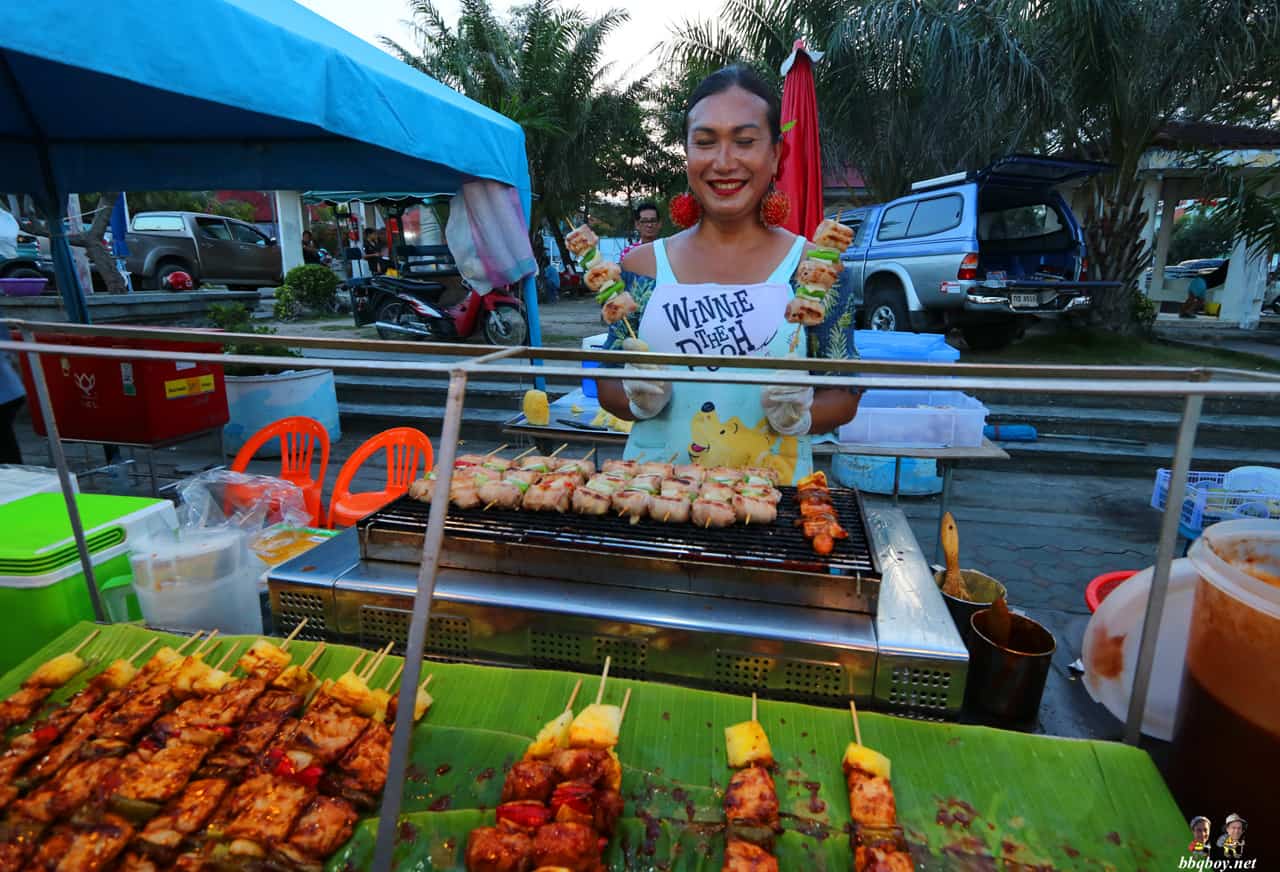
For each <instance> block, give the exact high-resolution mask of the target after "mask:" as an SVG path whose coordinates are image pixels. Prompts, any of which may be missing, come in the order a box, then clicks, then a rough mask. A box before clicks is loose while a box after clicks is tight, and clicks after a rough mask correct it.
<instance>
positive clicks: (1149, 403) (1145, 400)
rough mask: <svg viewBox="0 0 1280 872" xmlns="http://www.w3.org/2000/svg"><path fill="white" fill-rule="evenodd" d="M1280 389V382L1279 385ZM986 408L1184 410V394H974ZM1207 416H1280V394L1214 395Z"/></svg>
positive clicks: (1205, 411) (1207, 403)
mask: <svg viewBox="0 0 1280 872" xmlns="http://www.w3.org/2000/svg"><path fill="white" fill-rule="evenodd" d="M1277 387H1278V388H1280V385H1277ZM974 396H976V397H977V398H978V399H979V400H981V401H982V403H983V405H985V406H987V408H991V407H993V406H1049V407H1053V408H1065V409H1123V410H1125V411H1130V410H1134V409H1142V410H1148V411H1157V412H1158V411H1164V412H1181V411H1182V406H1183V399H1182V398H1181V397H1150V396H1127V397H1117V396H1100V395H1097V394H1081V395H1075V394H1070V395H1068V394H1040V393H1006V392H1003V391H1002V392H999V393H996V392H987V393H976V394H974ZM1204 413H1205V414H1206V415H1254V416H1258V417H1273V418H1274V417H1280V394H1277V395H1276V396H1268V397H1257V396H1252V397H1212V398H1209V399H1206V400H1205V403H1204Z"/></svg>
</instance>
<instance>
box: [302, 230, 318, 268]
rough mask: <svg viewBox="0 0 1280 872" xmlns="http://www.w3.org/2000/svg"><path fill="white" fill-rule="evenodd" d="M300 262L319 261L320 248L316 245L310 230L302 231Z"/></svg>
mask: <svg viewBox="0 0 1280 872" xmlns="http://www.w3.org/2000/svg"><path fill="white" fill-rule="evenodd" d="M302 262H303V263H320V249H319V248H317V247H316V241H315V238H314V237H312V235H311V231H310V230H304V231H302Z"/></svg>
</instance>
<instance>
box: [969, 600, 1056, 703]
mask: <svg viewBox="0 0 1280 872" xmlns="http://www.w3.org/2000/svg"><path fill="white" fill-rule="evenodd" d="M990 617H991V610H990V609H982V610H981V611H978V612H975V613H974V614H973V617H971V618H970V619H969V623H970V626H971V627H972V629H973V637H974V638H973V647H972V648H971V649H970V651H969V678H968V682H967V684H968V687H967V692H966V695H965V699H966V701H970V702H972V703H973V704H974V705H976V706H977V707H978V708H980V709H982V710H983V711H984V712H987V713H988V714H991V715H994V716H995V717H997V718H999V719H1000V720H1003V721H1009V722H1011V723H1014V724H1023V723H1028V722H1030V721H1032V720H1034V718H1035V716H1036V713H1037V712H1038V711H1039V710H1040V698H1041V697H1042V696H1043V695H1044V684H1045V680H1046V679H1047V678H1048V677H1049V665H1050V663H1051V662H1052V660H1053V652H1054V651H1056V650H1057V647H1058V645H1057V642H1056V641H1055V640H1054V638H1053V634H1052V633H1050V632H1049V631H1048V630H1046V629H1045V628H1044V627H1043V626H1041V625H1040V624H1038V623H1036V622H1035V621H1033V620H1031V619H1030V618H1025V617H1023V616H1022V615H1015V614H1011V615H1009V619H1010V621H1011V624H1012V626H1011V629H1010V633H1009V645H1008V647H1005V646H1002V645H997V644H996V643H995V642H993V641H992V640H991V637H990V636H989V635H987V632H988V620H989V619H990Z"/></svg>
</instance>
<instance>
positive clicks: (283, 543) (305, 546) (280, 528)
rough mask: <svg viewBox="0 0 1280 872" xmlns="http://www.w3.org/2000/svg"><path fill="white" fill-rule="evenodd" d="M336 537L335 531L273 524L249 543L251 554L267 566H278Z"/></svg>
mask: <svg viewBox="0 0 1280 872" xmlns="http://www.w3.org/2000/svg"><path fill="white" fill-rule="evenodd" d="M335 535H337V531H336V530H317V529H315V528H312V527H298V526H296V525H294V524H288V523H285V524H275V525H273V526H270V527H267V528H266V529H265V530H263V531H262V532H261V533H259V534H257V535H256V536H254V537H253V538H252V540H251V541H250V542H249V547H250V548H252V549H253V553H255V554H257V555H258V559H259V560H261V561H262V562H263V563H265V564H267V566H272V567H275V566H279V565H280V564H281V563H284V562H285V561H287V560H292V559H293V558H295V557H297V556H298V555H299V554H303V553H306V552H307V551H310V550H311V549H312V548H314V547H316V546H317V545H319V544H320V543H321V542H323V541H325V540H326V539H330V538H332V537H333V536H335Z"/></svg>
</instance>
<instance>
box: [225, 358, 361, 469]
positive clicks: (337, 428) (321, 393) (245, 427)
mask: <svg viewBox="0 0 1280 872" xmlns="http://www.w3.org/2000/svg"><path fill="white" fill-rule="evenodd" d="M226 380H227V408H228V410H229V411H230V413H231V420H230V421H228V422H227V424H226V426H224V427H223V428H222V450H223V453H225V454H227V455H228V456H233V455H235V453H236V452H237V451H239V450H240V449H241V447H243V445H244V444H245V443H246V442H248V441H249V439H250V438H251V437H252V436H253V434H254V433H257V432H258V431H259V430H261V429H262V428H263V427H265V426H267V425H268V424H271V423H273V422H275V421H279V420H280V419H281V418H288V417H290V416H293V415H303V416H305V417H307V418H314V419H315V420H317V421H319V422H320V423H321V424H323V425H324V428H325V430H327V431H328V432H329V442H330V443H334V442H337V441H338V440H339V439H341V438H342V427H341V425H340V424H339V421H338V394H337V392H336V391H335V389H334V385H333V370H330V369H302V370H290V371H288V372H278V373H271V374H269V375H229V376H227V379H226ZM255 456H257V457H279V456H280V442H279V440H272V441H270V442H268V443H267V444H266V445H264V446H262V448H261V450H259V451H258V453H257V454H256V455H255Z"/></svg>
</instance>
